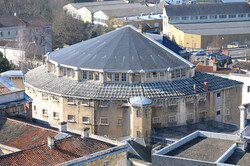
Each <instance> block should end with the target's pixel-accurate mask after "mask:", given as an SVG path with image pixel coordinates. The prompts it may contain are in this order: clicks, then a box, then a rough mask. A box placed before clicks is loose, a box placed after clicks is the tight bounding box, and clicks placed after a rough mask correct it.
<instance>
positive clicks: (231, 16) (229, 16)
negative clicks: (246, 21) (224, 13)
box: [228, 14, 236, 18]
mask: <svg viewBox="0 0 250 166" xmlns="http://www.w3.org/2000/svg"><path fill="white" fill-rule="evenodd" d="M228 18H236V14H229V15H228Z"/></svg>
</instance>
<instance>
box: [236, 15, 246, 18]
mask: <svg viewBox="0 0 250 166" xmlns="http://www.w3.org/2000/svg"><path fill="white" fill-rule="evenodd" d="M238 17H239V18H244V17H246V14H238Z"/></svg>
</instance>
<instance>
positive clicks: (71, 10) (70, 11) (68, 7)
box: [63, 4, 77, 18]
mask: <svg viewBox="0 0 250 166" xmlns="http://www.w3.org/2000/svg"><path fill="white" fill-rule="evenodd" d="M63 10H65V11H67V13H68V14H69V15H71V16H72V17H74V18H76V15H77V9H76V8H74V7H73V6H72V5H71V4H68V5H65V6H64V7H63Z"/></svg>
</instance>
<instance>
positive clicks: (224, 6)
mask: <svg viewBox="0 0 250 166" xmlns="http://www.w3.org/2000/svg"><path fill="white" fill-rule="evenodd" d="M165 10H166V13H167V15H168V16H193V15H216V14H238V13H250V5H249V4H248V3H245V2H242V3H220V4H218V3H216V4H190V5H166V6H165Z"/></svg>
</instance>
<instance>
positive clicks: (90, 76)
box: [89, 71, 94, 80]
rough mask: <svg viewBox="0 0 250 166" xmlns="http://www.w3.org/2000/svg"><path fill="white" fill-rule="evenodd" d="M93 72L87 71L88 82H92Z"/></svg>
mask: <svg viewBox="0 0 250 166" xmlns="http://www.w3.org/2000/svg"><path fill="white" fill-rule="evenodd" d="M93 74H94V73H93V72H92V71H89V80H93V79H94V78H93Z"/></svg>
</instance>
